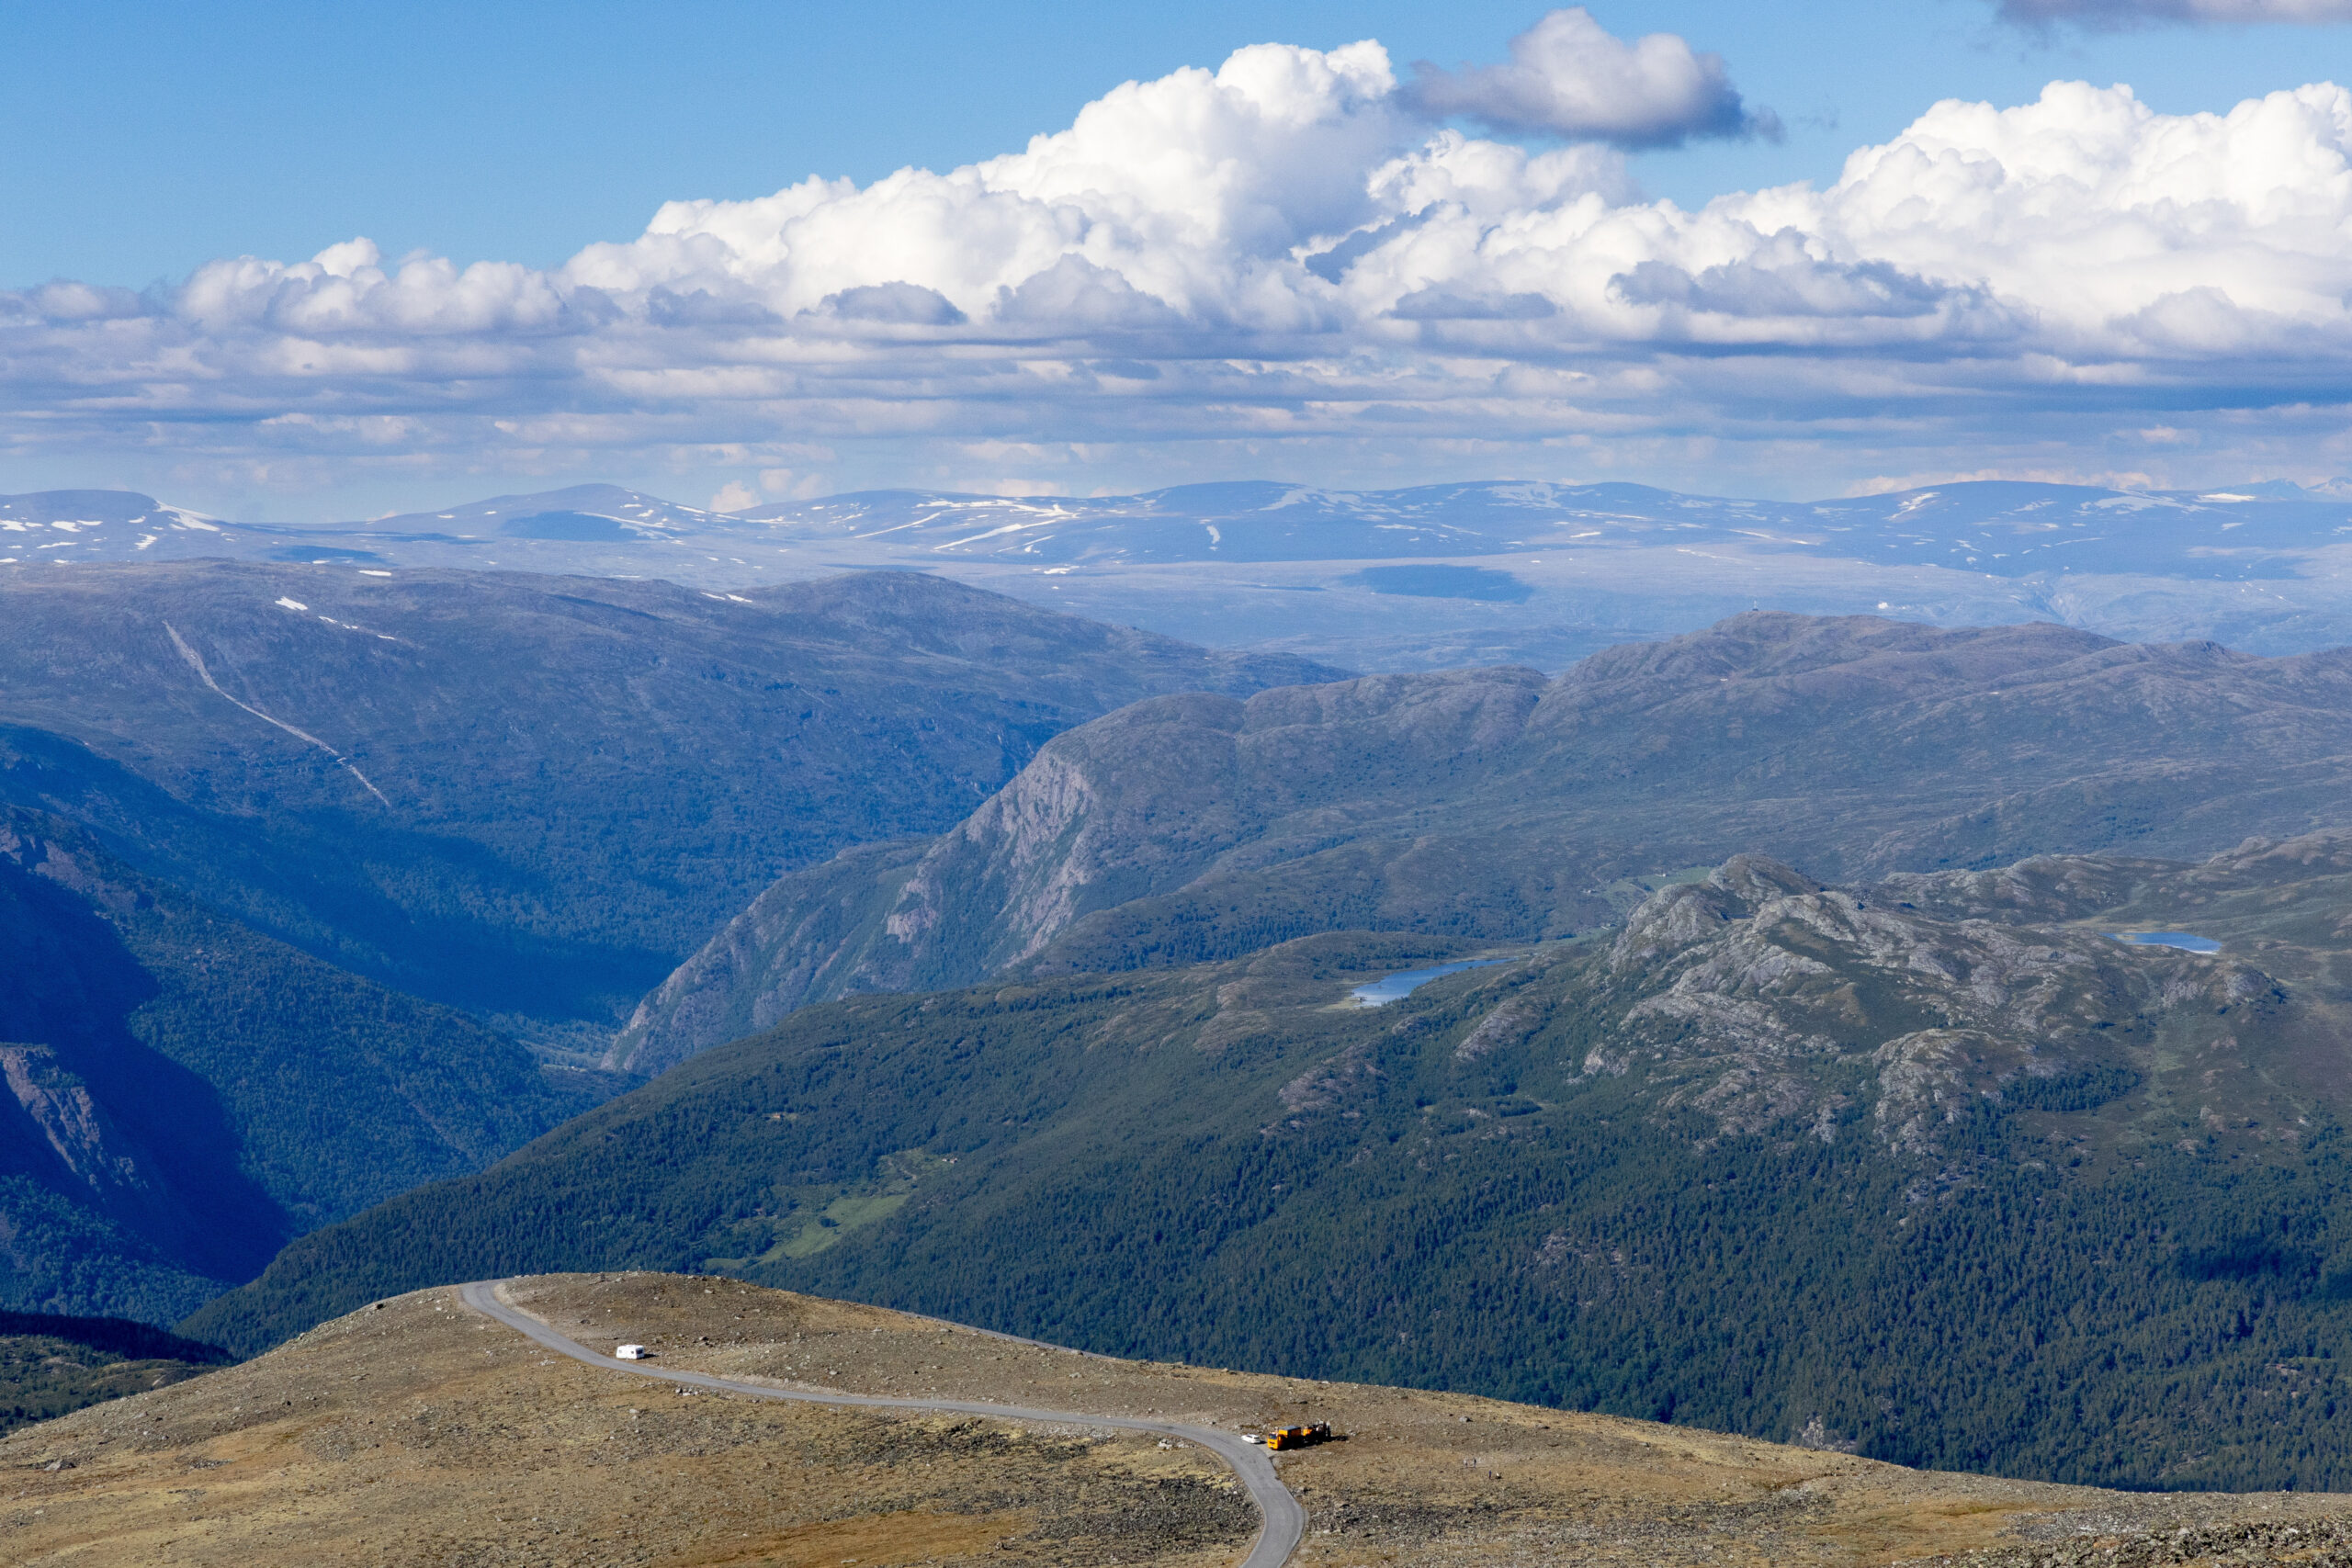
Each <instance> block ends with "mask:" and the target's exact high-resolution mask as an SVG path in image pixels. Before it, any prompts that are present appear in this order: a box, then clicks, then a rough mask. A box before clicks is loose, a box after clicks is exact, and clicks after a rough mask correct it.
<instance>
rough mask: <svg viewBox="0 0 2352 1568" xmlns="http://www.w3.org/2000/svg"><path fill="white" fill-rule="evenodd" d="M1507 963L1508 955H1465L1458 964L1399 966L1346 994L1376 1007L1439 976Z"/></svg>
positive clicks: (1403, 995) (1508, 961) (1368, 1005)
mask: <svg viewBox="0 0 2352 1568" xmlns="http://www.w3.org/2000/svg"><path fill="white" fill-rule="evenodd" d="M1508 963H1510V959H1508V958H1465V959H1464V960H1462V961H1461V962H1460V963H1458V964H1430V966H1429V967H1428V968H1426V969H1400V970H1398V971H1397V973H1396V974H1394V975H1383V976H1381V977H1380V978H1379V979H1377V980H1374V981H1373V982H1372V983H1371V984H1370V985H1366V986H1358V987H1356V988H1355V989H1354V990H1352V991H1350V992H1349V993H1348V995H1350V996H1351V997H1353V998H1355V999H1356V1000H1358V1001H1360V1002H1362V1003H1363V1005H1364V1006H1366V1007H1368V1008H1376V1007H1379V1006H1381V1005H1382V1004H1383V1003H1385V1002H1393V1001H1395V1000H1397V998H1399V997H1409V996H1411V995H1412V994H1413V993H1414V992H1415V991H1418V990H1419V989H1420V988H1421V987H1423V986H1426V985H1428V984H1429V983H1430V981H1431V980H1435V979H1438V978H1440V977H1441V976H1447V975H1458V974H1460V973H1461V972H1462V971H1463V970H1464V969H1488V968H1492V967H1493V966H1494V965H1496V964H1508Z"/></svg>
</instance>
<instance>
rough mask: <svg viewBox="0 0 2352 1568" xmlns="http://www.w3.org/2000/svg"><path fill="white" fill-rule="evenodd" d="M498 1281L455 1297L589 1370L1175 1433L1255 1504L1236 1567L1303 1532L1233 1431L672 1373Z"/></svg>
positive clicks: (1278, 1482)
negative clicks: (624, 1353)
mask: <svg viewBox="0 0 2352 1568" xmlns="http://www.w3.org/2000/svg"><path fill="white" fill-rule="evenodd" d="M502 1282H503V1281H500V1280H475V1281H474V1282H473V1283H472V1284H469V1285H460V1286H458V1300H460V1301H462V1302H464V1303H466V1305H468V1306H469V1307H471V1308H473V1310H474V1311H476V1312H478V1313H481V1314H482V1315H483V1316H485V1317H490V1318H494V1319H496V1320H497V1321H498V1322H500V1323H503V1324H504V1325H506V1326H507V1327H509V1328H512V1329H514V1330H515V1332H516V1333H518V1334H521V1335H524V1336H525V1337H527V1338H529V1339H531V1340H533V1341H535V1342H536V1343H537V1344H540V1345H544V1346H546V1347H547V1348H548V1349H550V1350H553V1351H556V1352H557V1353H558V1354H560V1355H565V1356H569V1357H571V1359H573V1360H575V1361H585V1362H587V1363H588V1364H589V1365H590V1366H592V1367H602V1368H604V1369H605V1371H614V1372H627V1373H628V1374H629V1375H630V1376H632V1377H640V1378H652V1379H654V1380H655V1381H657V1382H669V1383H683V1384H685V1385H686V1386H688V1387H691V1388H709V1389H717V1390H718V1391H720V1392H721V1393H734V1394H741V1395H742V1396H743V1397H744V1398H746V1399H773V1400H779V1401H786V1402H789V1403H792V1404H839V1405H849V1406H854V1407H855V1408H858V1409H864V1410H929V1411H935V1412H938V1413H940V1414H942V1415H950V1416H993V1417H995V1418H997V1419H999V1420H1003V1421H1028V1422H1041V1421H1052V1422H1063V1423H1074V1424H1077V1425H1080V1426H1086V1427H1117V1428H1119V1429H1120V1430H1121V1431H1125V1432H1150V1433H1154V1434H1156V1435H1158V1436H1159V1437H1163V1438H1182V1439H1183V1440H1184V1441H1185V1442H1188V1443H1196V1444H1198V1445H1199V1446H1200V1447H1202V1448H1204V1449H1206V1450H1209V1452H1211V1453H1213V1454H1215V1455H1216V1457H1217V1458H1218V1459H1220V1460H1222V1461H1225V1465H1226V1468H1227V1469H1228V1470H1230V1471H1232V1472H1233V1473H1234V1474H1235V1475H1236V1476H1237V1477H1238V1478H1239V1479H1240V1482H1241V1484H1242V1485H1243V1486H1244V1487H1246V1488H1247V1489H1248V1490H1249V1493H1250V1501H1251V1502H1253V1503H1255V1504H1257V1505H1258V1516H1259V1517H1260V1518H1261V1519H1263V1520H1264V1521H1265V1523H1264V1524H1263V1525H1262V1526H1261V1528H1260V1529H1259V1531H1258V1539H1257V1540H1255V1541H1254V1542H1252V1543H1251V1544H1250V1555H1249V1556H1247V1557H1244V1558H1243V1559H1242V1560H1241V1564H1240V1568H1282V1565H1283V1563H1285V1562H1289V1561H1290V1554H1291V1553H1292V1552H1293V1551H1296V1550H1297V1548H1298V1542H1299V1539H1300V1538H1301V1537H1302V1536H1304V1535H1305V1534H1306V1508H1305V1507H1303V1506H1301V1505H1300V1503H1299V1501H1298V1499H1297V1498H1295V1497H1294V1496H1292V1495H1290V1489H1289V1488H1288V1487H1286V1486H1284V1485H1283V1483H1282V1478H1281V1477H1280V1476H1278V1475H1276V1474H1275V1473H1274V1461H1272V1459H1271V1458H1269V1457H1268V1456H1267V1453H1266V1450H1263V1449H1261V1448H1260V1447H1258V1446H1257V1445H1256V1444H1254V1443H1245V1442H1243V1441H1242V1440H1241V1438H1240V1436H1239V1434H1238V1433H1234V1432H1220V1431H1218V1430H1217V1429H1216V1428H1215V1427H1188V1426H1184V1425H1182V1423H1179V1422H1175V1421H1140V1420H1137V1419H1136V1418H1135V1417H1133V1416H1090V1415H1087V1414H1085V1413H1083V1412H1080V1411H1074V1410H1032V1409H1029V1408H1028V1407H1026V1406H1025V1405H1019V1404H965V1403H963V1402H961V1401H959V1400H954V1399H907V1398H896V1397H885V1396H883V1395H878V1394H865V1393H802V1392H800V1391H798V1390H797V1389H785V1388H767V1387H764V1386H763V1385H761V1384H759V1383H751V1382H735V1381H734V1380H733V1379H731V1378H720V1377H713V1376H711V1375H710V1374H709V1373H708V1372H684V1371H673V1370H671V1369H669V1368H667V1367H650V1366H647V1365H646V1364H645V1363H644V1362H642V1361H616V1360H615V1359H613V1358H611V1357H610V1356H600V1355H598V1354H597V1353H596V1352H595V1351H594V1350H591V1349H590V1348H588V1347H587V1346H585V1345H582V1344H581V1343H580V1342H579V1341H578V1340H576V1339H567V1338H565V1337H563V1336H562V1335H560V1334H559V1333H557V1332H556V1331H555V1330H554V1329H552V1328H550V1327H548V1325H546V1324H544V1323H541V1322H540V1321H539V1320H538V1319H537V1318H536V1317H533V1316H531V1315H529V1314H527V1313H523V1312H518V1311H516V1310H515V1308H513V1307H511V1306H508V1305H507V1304H506V1303H504V1302H502V1301H500V1300H499V1299H498V1295H497V1291H498V1286H499V1285H500V1284H501V1283H502Z"/></svg>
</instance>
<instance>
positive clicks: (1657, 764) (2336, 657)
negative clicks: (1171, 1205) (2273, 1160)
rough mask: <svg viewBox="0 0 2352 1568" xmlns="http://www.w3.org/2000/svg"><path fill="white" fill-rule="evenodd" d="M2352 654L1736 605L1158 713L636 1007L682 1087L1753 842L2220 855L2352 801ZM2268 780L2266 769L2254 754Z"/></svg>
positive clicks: (1567, 905)
mask: <svg viewBox="0 0 2352 1568" xmlns="http://www.w3.org/2000/svg"><path fill="white" fill-rule="evenodd" d="M2347 711H2352V651H2346V650H2338V651H2335V652H2332V653H2325V654H2312V655H2307V656H2302V657H2297V658H2290V659H2259V658H2255V657H2252V656H2248V655H2242V654H2236V653H2232V652H2230V651H2229V650H2228V649H2222V648H2220V647H2218V646H2215V645H2213V644H2210V643H2206V644H2184V645H2176V646H2168V647H2167V646H2158V647H2143V646H2133V645H2127V644H2122V643H2117V642H2113V641H2109V640H2108V639H2106V638H2103V637H2094V636H2091V635H2089V634H2087V633H2083V632H2077V631H2071V630H2068V629H2066V628H2064V627H2061V626H1996V627H1987V628H1981V629H1975V630H1962V631H1946V630H1939V629H1936V628H1933V627H1928V626H1913V625H1905V624H1902V623H1897V622H1893V621H1886V620H1880V619H1875V618H1870V617H1856V618H1848V619H1835V620H1828V619H1815V618H1811V617H1806V616H1799V615H1772V614H1761V615H1741V616H1738V617H1736V618H1735V619H1732V620H1729V621H1726V622H1724V623H1723V624H1721V625H1719V626H1715V627H1713V628H1711V629H1710V630H1708V631H1705V632H1701V633H1696V634H1693V635H1691V636H1689V637H1679V638H1676V639H1674V640H1672V641H1669V642H1663V643H1655V644H1638V645H1629V646H1625V647H1622V648H1617V649H1611V650H1609V651H1608V652H1605V653H1601V654H1598V655H1595V656H1594V657H1593V658H1591V659H1589V660H1585V661H1584V662H1583V663H1581V664H1579V665H1577V666H1576V667H1575V668H1574V669H1572V670H1571V671H1568V672H1567V673H1566V674H1565V675H1563V676H1561V677H1559V678H1558V679H1556V680H1546V679H1544V677H1543V676H1541V675H1539V674H1537V673H1536V672H1534V671H1526V670H1510V669H1498V670H1473V671H1453V672H1450V673H1446V674H1438V675H1423V676H1378V677H1371V678H1366V679H1363V680H1356V681H1349V682H1339V683H1335V684H1328V685H1320V686H1310V687H1291V688H1284V689H1280V690H1275V691H1269V692H1262V693H1260V694H1257V695H1255V696H1253V697H1250V698H1249V699H1247V700H1246V701H1244V700H1240V699H1238V698H1231V697H1220V696H1214V695H1184V696H1174V697H1167V698H1160V699H1156V700H1152V701H1148V702H1143V703H1139V704H1137V705H1134V706H1132V707H1129V708H1125V709H1123V710H1121V711H1120V712H1118V713H1115V714H1113V715H1111V716H1108V717H1105V718H1103V719H1099V720H1097V721H1095V722H1094V723H1092V724H1090V725H1087V726H1085V727H1083V728H1079V729H1076V730H1073V731H1071V732H1070V733H1069V734H1067V735H1064V736H1061V737H1060V738H1058V739H1056V740H1054V741H1052V742H1051V743H1050V744H1048V745H1047V746H1046V748H1045V749H1044V750H1041V751H1040V752H1039V754H1038V755H1037V757H1036V759H1035V761H1032V762H1031V763H1030V764H1029V766H1028V767H1027V768H1025V769H1024V770H1023V772H1022V773H1021V774H1020V775H1019V776H1018V777H1017V778H1015V779H1014V780H1013V781H1012V783H1011V784H1009V785H1007V786H1006V788H1005V789H1004V790H1002V791H1001V793H999V794H998V795H996V796H995V797H994V798H992V799H991V800H989V802H988V803H987V804H985V805H984V806H982V807H980V808H979V809H978V811H976V812H975V813H973V814H972V815H971V816H970V817H969V818H967V819H966V820H965V821H964V822H963V823H962V824H961V825H960V826H958V827H956V829H953V830H951V831H949V832H947V833H945V834H944V835H942V836H941V837H939V838H938V839H937V840H933V842H932V843H930V844H929V845H928V846H922V847H919V848H917V847H908V846H901V847H899V848H896V849H893V850H891V851H890V852H887V853H876V854H865V855H860V856H858V857H856V858H854V859H852V860H847V861H843V862H841V863H833V864H827V865H820V866H813V867H810V868H809V869H807V870H805V871H801V872H797V873H795V874H791V875H788V876H786V878H784V879H783V880H782V881H780V882H778V883H777V884H776V885H775V886H773V887H771V888H770V889H768V890H767V891H766V892H765V893H763V894H762V895H761V896H760V897H759V898H757V899H756V900H754V901H753V902H752V905H751V906H750V907H749V908H747V909H746V910H745V911H744V912H743V913H742V914H741V915H740V916H738V917H737V919H735V920H734V921H733V922H732V923H731V924H730V925H729V927H728V928H727V929H726V930H724V931H721V932H720V933H719V934H718V936H716V937H714V938H713V939H712V940H711V942H709V943H708V944H707V946H706V947H705V948H704V949H703V951H702V952H700V953H696V954H695V956H694V957H693V958H692V959H691V960H689V961H688V962H687V963H686V964H684V965H683V966H682V967H681V968H680V969H679V970H678V971H677V972H676V973H675V974H673V976H671V977H670V978H669V979H668V980H667V981H665V982H664V983H663V984H662V987H660V988H659V989H658V990H656V991H655V992H654V993H653V994H652V995H650V997H648V998H646V1000H645V1001H644V1002H643V1003H642V1004H641V1005H640V1007H639V1010H638V1012H637V1014H636V1017H635V1019H634V1020H633V1021H632V1022H631V1024H630V1026H629V1029H628V1032H626V1033H625V1035H624V1036H623V1039H622V1042H621V1043H620V1045H619V1046H618V1047H617V1049H616V1054H615V1056H614V1058H613V1059H614V1061H616V1063H617V1062H621V1061H626V1062H628V1063H629V1064H630V1065H631V1066H636V1067H638V1068H639V1069H641V1070H658V1069H659V1068H661V1067H662V1066H668V1065H669V1064H671V1063H673V1062H676V1061H679V1060H682V1059H684V1057H685V1056H687V1055H691V1054H692V1053H693V1052H695V1051H696V1050H700V1049H703V1048H705V1047H707V1046H709V1045H712V1044H716V1043H719V1042H720V1041H723V1040H728V1039H732V1038H735V1037H737V1036H740V1035H741V1034H743V1033H745V1032H749V1031H750V1030H752V1029H757V1028H764V1027H766V1026H767V1025H769V1024H771V1023H773V1022H775V1021H776V1020H777V1019H779V1018H781V1017H782V1016H783V1015H784V1014H785V1013H786V1012H787V1011H789V1010H791V1009H793V1008H795V1007H798V1006H801V1005H804V1004H806V1003H808V1002H810V1001H815V1000H820V999H823V998H831V997H840V996H846V995H853V994H856V993H860V992H884V991H907V990H919V989H927V988H933V987H948V986H958V985H968V984H971V983H973V982H975V981H978V980H979V979H981V978H982V977H983V976H988V975H990V974H992V973H999V972H1004V971H1006V970H1008V969H1012V970H1017V971H1019V972H1022V973H1026V974H1030V975H1047V974H1056V973H1069V972H1073V971H1080V970H1095V971H1118V970H1125V969H1129V968H1134V967H1137V966H1145V965H1153V964H1189V963H1197V962H1201V961H1204V960H1209V959H1217V958H1227V957H1233V956H1237V955H1238V954H1240V953H1248V952H1250V951H1252V950H1255V949H1257V948H1261V947H1263V946H1265V945H1267V944H1268V943H1271V942H1281V941H1284V940H1287V939H1290V938H1293V937H1297V936H1300V935H1304V934H1306V933H1308V932H1311V931H1333V930H1351V929H1355V930H1390V931H1419V932H1423V933H1428V934H1432V935H1448V936H1454V937H1459V938H1463V939H1464V940H1471V941H1484V942H1495V941H1535V940H1539V939H1548V938H1555V937H1558V936H1561V935H1563V934H1565V933H1568V932H1573V931H1585V930H1589V929H1591V928H1592V927H1594V926H1597V925H1600V924H1603V923H1606V922H1609V921H1611V920H1613V919H1617V918H1618V917H1619V916H1620V915H1621V914H1622V912H1623V908H1624V907H1625V904H1626V901H1627V898H1628V897H1629V895H1628V893H1627V889H1628V888H1629V887H1630V886H1631V885H1632V883H1633V882H1634V881H1637V880H1639V879H1643V878H1647V877H1653V876H1656V875H1657V874H1663V873H1666V872H1669V871H1672V870H1674V869H1676V868H1679V867H1684V866H1689V865H1693V864H1702V863H1713V862H1715V861H1718V860H1720V859H1722V858H1723V857H1724V856H1725V855H1728V854H1731V853H1734V852H1739V851H1743V850H1750V849H1754V850H1760V851H1764V852H1770V853H1772V854H1775V855H1779V856H1781V857H1783V858H1785V859H1789V860H1791V861H1792V862H1794V863H1800V864H1804V865H1805V866H1806V867H1807V868H1808V869H1809V870H1814V871H1815V872H1817V873H1819V874H1824V875H1829V876H1835V877H1840V878H1845V877H1854V876H1869V875H1875V874H1883V873H1884V872H1888V871H1893V870H1897V869H1921V870H1924V869H1934V868H1939V867H1946V866H1983V865H1992V864H1998V863H2003V862H2005V861H2008V860H2013V859H2016V858H2018V857H2019V856H2021V855H2028V854H2034V853H2043V852H2082V851H2091V850H2099V849H2110V848H2113V849H2131V850H2133V851H2136V852H2147V853H2170V854H2189V853H2194V854H2203V853H2209V852H2212V851H2214V850H2216V849H2219V848H2221V847H2222V846H2223V845H2226V844H2230V843H2233V842H2235V841H2237V840H2239V839H2241V838H2244V837H2245V836H2246V835H2248V834H2251V833H2268V834H2273V835H2286V834H2292V833H2297V832H2301V831H2302V830H2304V829H2309V828H2312V827H2313V826H2316V825H2320V824H2323V823H2328V822H2333V821H2337V820H2341V819H2342V818H2344V817H2345V816H2346V812H2347V809H2352V739H2347V734H2346V729H2345V727H2344V724H2343V715H2344V714H2345V713H2346V712H2347ZM2257 756H2258V757H2260V758H2261V759H2262V760H2263V762H2262V767H2261V768H2260V770H2259V771H2258V772H2250V771H2249V770H2248V768H2247V766H2246V759H2247V758H2249V757H2257Z"/></svg>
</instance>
